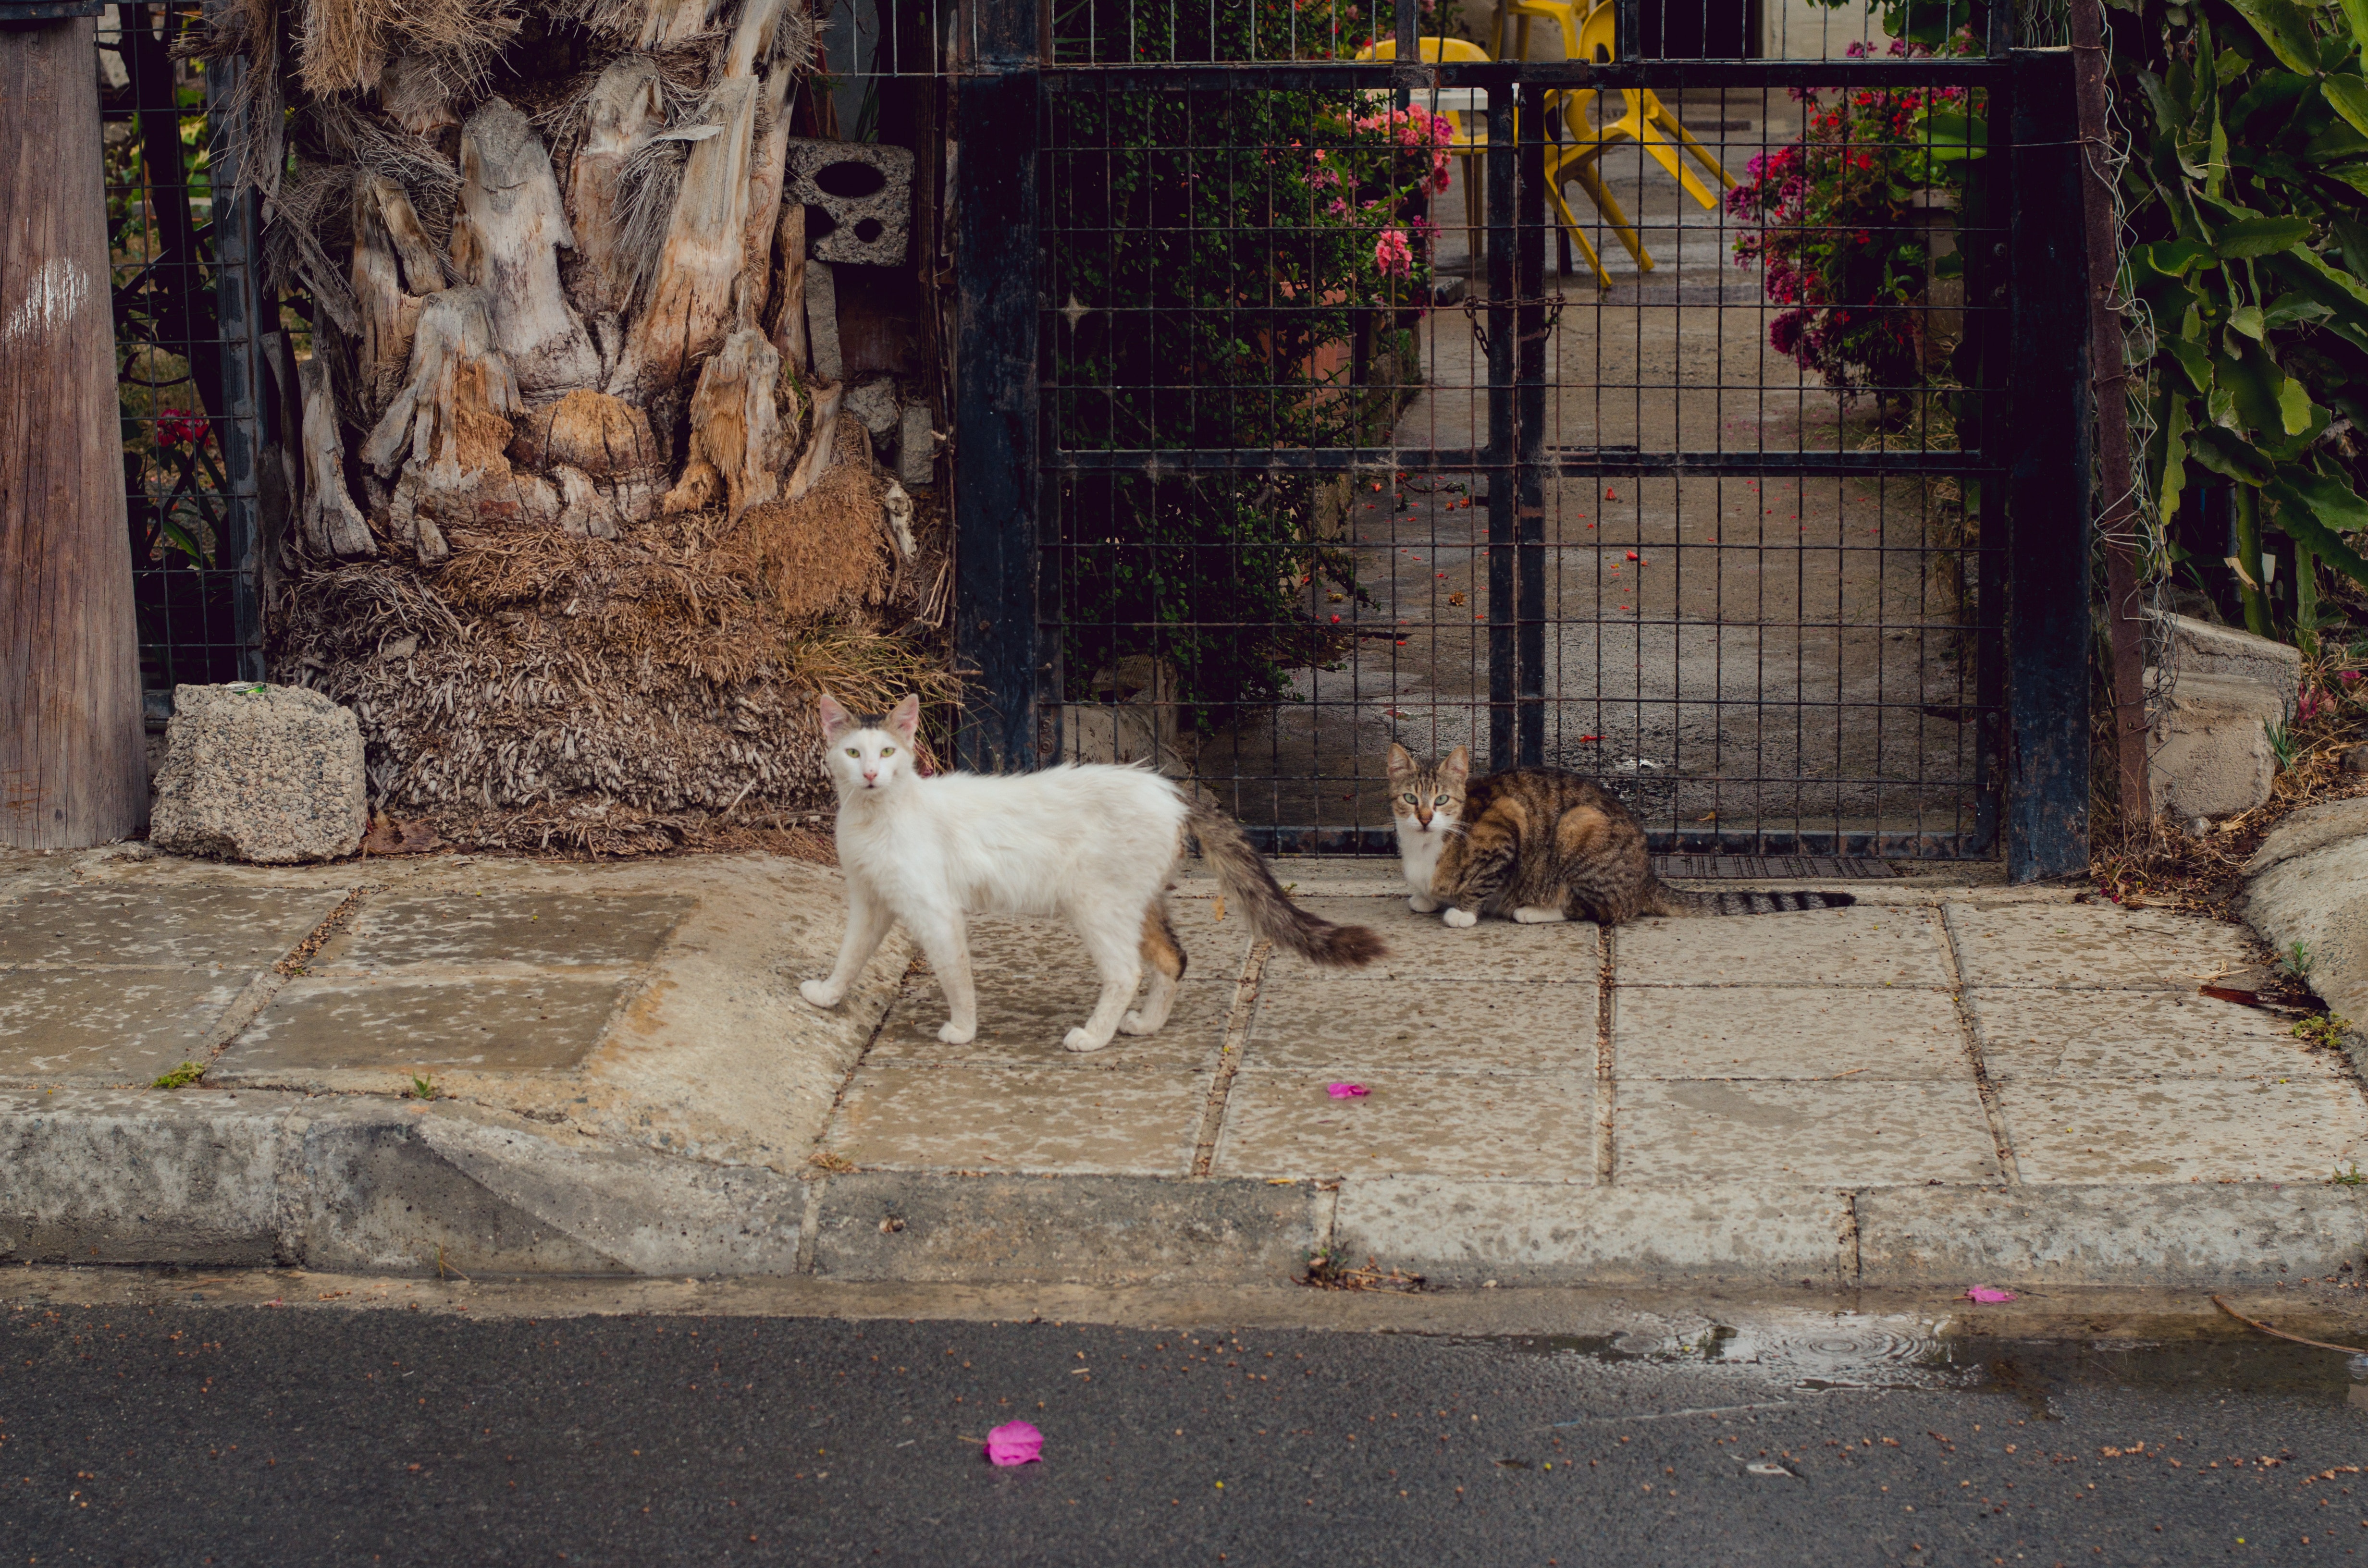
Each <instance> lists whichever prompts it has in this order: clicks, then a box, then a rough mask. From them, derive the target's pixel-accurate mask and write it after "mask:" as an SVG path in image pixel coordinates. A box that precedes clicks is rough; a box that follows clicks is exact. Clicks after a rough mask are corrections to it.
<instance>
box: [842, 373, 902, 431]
mask: <svg viewBox="0 0 2368 1568" xmlns="http://www.w3.org/2000/svg"><path fill="white" fill-rule="evenodd" d="M839 410H840V412H841V413H843V414H847V415H852V416H853V418H854V420H855V422H856V423H857V424H859V425H860V426H863V427H864V428H865V429H866V430H868V431H870V432H871V438H872V439H873V440H875V441H876V440H878V439H880V437H882V436H885V435H886V434H888V432H889V431H891V430H894V428H896V383H895V382H894V381H890V380H889V379H888V378H887V377H885V376H882V377H878V378H876V379H874V380H872V381H866V382H864V383H863V384H862V385H861V386H860V387H857V388H856V389H855V390H854V391H853V392H848V394H847V401H846V402H845V403H841V404H840V405H839Z"/></svg>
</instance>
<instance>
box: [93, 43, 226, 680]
mask: <svg viewBox="0 0 2368 1568" xmlns="http://www.w3.org/2000/svg"><path fill="white" fill-rule="evenodd" d="M197 11H198V7H196V6H187V5H183V6H170V5H131V6H109V7H108V10H107V13H106V14H105V15H104V16H103V17H101V19H100V21H99V25H98V29H97V36H98V58H97V62H96V63H97V71H98V74H99V87H100V94H99V101H100V116H101V119H102V121H103V131H102V135H103V143H104V148H105V153H104V158H105V163H104V167H105V170H106V198H107V215H108V249H109V254H110V256H111V259H112V263H113V283H114V309H115V341H116V359H117V367H118V369H117V387H118V392H119V402H120V407H121V416H122V427H123V472H124V493H125V497H126V501H127V505H128V511H129V518H130V524H131V559H132V585H133V596H134V601H135V603H136V605H137V607H138V617H139V634H140V668H141V684H142V687H143V688H144V689H145V690H146V691H147V692H148V693H149V694H150V704H151V708H152V710H154V709H157V708H159V707H161V706H162V704H164V703H165V702H166V701H168V700H169V694H170V692H171V690H172V688H173V687H175V686H176V685H178V684H181V683H184V682H225V681H234V680H255V679H260V678H261V677H262V673H263V671H262V659H261V650H260V635H259V629H258V626H257V619H256V612H255V588H254V576H253V570H252V562H251V561H250V559H249V548H248V546H249V541H250V540H251V539H252V536H253V528H254V517H255V508H256V475H255V464H254V454H255V453H256V450H257V446H258V441H259V439H260V436H261V431H260V429H259V427H258V420H259V417H260V416H259V413H258V411H257V409H256V405H255V403H254V402H253V400H252V399H251V398H244V397H239V396H237V395H236V392H237V389H238V385H239V372H238V370H237V369H236V367H234V366H233V365H229V364H226V363H225V357H226V346H225V333H224V324H225V322H224V310H223V301H224V295H225V292H226V291H234V290H238V289H239V288H241V287H243V286H244V279H243V278H242V277H241V276H240V275H239V269H238V267H237V260H236V258H237V256H241V255H244V254H245V253H244V252H243V251H239V250H238V249H237V247H236V246H235V245H233V246H232V247H229V248H231V249H232V250H233V253H234V254H233V257H232V266H231V267H229V268H226V267H225V265H224V250H225V246H224V244H223V243H222V242H223V239H224V237H225V232H226V229H227V228H228V227H229V225H230V212H231V204H230V203H229V202H228V201H226V200H225V201H223V202H222V203H220V209H221V210H218V208H217V202H216V199H215V192H214V187H213V160H212V152H211V145H210V138H209V135H208V128H209V125H210V119H209V112H208V110H209V105H208V82H207V79H206V76H205V74H204V72H203V70H202V69H201V67H200V66H199V62H193V61H187V60H178V59H176V58H175V57H174V47H173V46H174V43H175V41H176V39H177V38H178V37H179V36H180V35H181V33H182V31H183V28H184V27H185V25H186V24H188V22H189V21H190V20H191V19H192V18H193V17H195V16H196V14H197ZM232 318H233V326H234V327H243V323H242V321H241V319H240V317H239V314H238V310H237V307H236V306H235V305H233V311H232ZM243 342H244V331H243V330H241V331H239V332H238V333H236V334H235V335H233V337H232V338H231V340H230V346H229V347H228V349H227V353H229V354H231V355H235V354H236V353H237V352H238V351H239V348H240V347H242V346H243Z"/></svg>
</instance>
